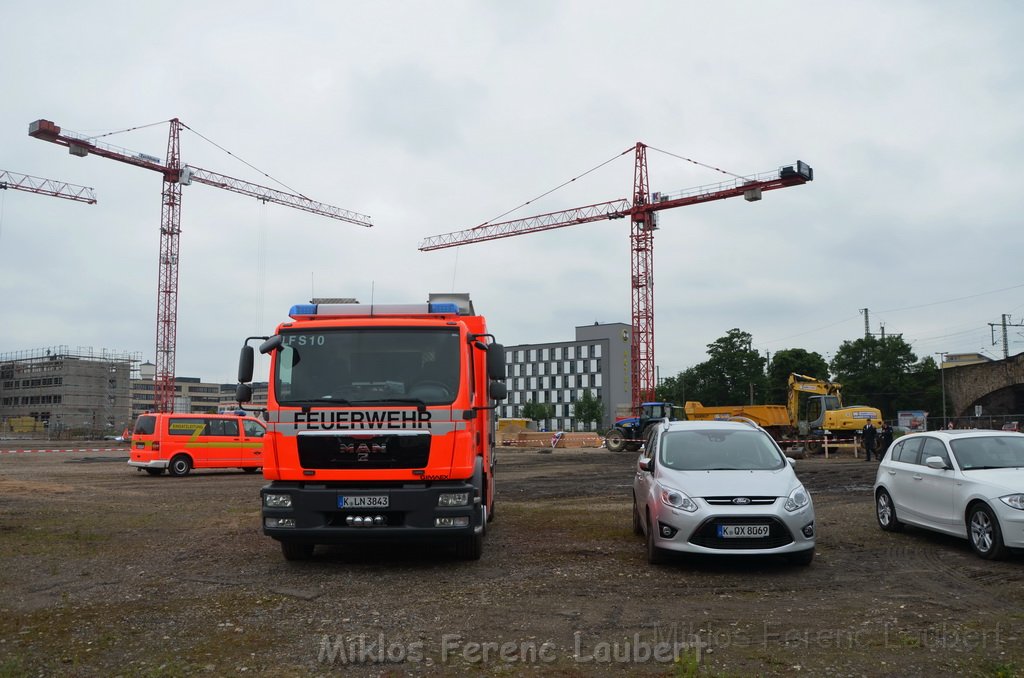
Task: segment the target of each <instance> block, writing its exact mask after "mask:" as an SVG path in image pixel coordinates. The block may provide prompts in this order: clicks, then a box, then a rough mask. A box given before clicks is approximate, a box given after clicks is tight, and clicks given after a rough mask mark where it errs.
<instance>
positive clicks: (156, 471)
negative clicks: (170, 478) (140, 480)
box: [145, 468, 164, 476]
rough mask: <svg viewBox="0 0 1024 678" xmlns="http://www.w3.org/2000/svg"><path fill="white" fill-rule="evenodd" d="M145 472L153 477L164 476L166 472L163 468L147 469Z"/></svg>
mask: <svg viewBox="0 0 1024 678" xmlns="http://www.w3.org/2000/svg"><path fill="white" fill-rule="evenodd" d="M145 471H146V473H148V474H149V475H151V476H159V475H163V473H164V470H163V469H162V468H147V469H145Z"/></svg>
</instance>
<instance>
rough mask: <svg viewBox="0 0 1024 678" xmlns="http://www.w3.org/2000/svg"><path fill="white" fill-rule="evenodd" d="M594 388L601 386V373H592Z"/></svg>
mask: <svg viewBox="0 0 1024 678" xmlns="http://www.w3.org/2000/svg"><path fill="white" fill-rule="evenodd" d="M594 388H601V373H600V372H598V373H597V374H595V375H594Z"/></svg>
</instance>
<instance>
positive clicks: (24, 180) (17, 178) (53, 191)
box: [0, 170, 96, 205]
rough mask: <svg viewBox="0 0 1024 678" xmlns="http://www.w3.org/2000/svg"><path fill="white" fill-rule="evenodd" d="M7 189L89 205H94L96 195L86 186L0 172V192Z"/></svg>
mask: <svg viewBox="0 0 1024 678" xmlns="http://www.w3.org/2000/svg"><path fill="white" fill-rule="evenodd" d="M7 188H13V189H15V190H18V191H28V192H29V193H38V194H40V195H50V196H53V197H54V198H65V199H67V200H74V201H76V202H84V203H88V204H90V205H95V204H96V194H95V193H93V191H92V189H91V188H89V187H88V186H77V185H75V184H69V183H67V182H66V181H57V180H55V179H43V178H41V177H33V176H30V175H28V174H15V173H14V172H8V171H7V170H0V190H4V189H7Z"/></svg>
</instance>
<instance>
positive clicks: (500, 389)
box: [487, 381, 508, 400]
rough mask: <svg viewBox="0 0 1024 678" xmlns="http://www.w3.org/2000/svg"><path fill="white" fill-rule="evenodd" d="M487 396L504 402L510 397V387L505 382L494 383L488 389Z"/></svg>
mask: <svg viewBox="0 0 1024 678" xmlns="http://www.w3.org/2000/svg"><path fill="white" fill-rule="evenodd" d="M487 395H489V396H490V397H491V400H504V399H505V398H507V397H508V387H507V386H505V382H503V381H492V382H491V384H490V386H488V387H487Z"/></svg>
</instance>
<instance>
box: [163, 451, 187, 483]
mask: <svg viewBox="0 0 1024 678" xmlns="http://www.w3.org/2000/svg"><path fill="white" fill-rule="evenodd" d="M191 470H192V460H191V459H189V458H188V455H187V454H179V455H175V457H174V458H173V459H171V463H170V464H168V465H167V472H168V473H170V474H171V475H172V476H174V477H176V478H180V477H181V476H187V475H188V472H189V471H191Z"/></svg>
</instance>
